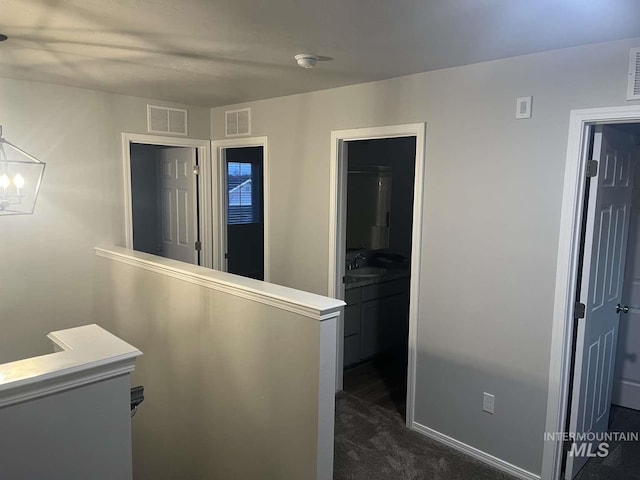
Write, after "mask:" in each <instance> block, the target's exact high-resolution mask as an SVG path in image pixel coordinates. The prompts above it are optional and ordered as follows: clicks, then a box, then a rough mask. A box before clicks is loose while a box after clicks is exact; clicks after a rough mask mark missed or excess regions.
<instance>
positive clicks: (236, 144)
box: [211, 137, 271, 282]
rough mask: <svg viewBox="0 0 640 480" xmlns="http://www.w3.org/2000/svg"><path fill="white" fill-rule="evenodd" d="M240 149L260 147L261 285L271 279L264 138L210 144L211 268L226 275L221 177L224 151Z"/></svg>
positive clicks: (224, 200)
mask: <svg viewBox="0 0 640 480" xmlns="http://www.w3.org/2000/svg"><path fill="white" fill-rule="evenodd" d="M242 147H262V183H263V185H262V196H263V199H262V201H263V215H264V281H265V282H268V281H270V279H271V272H270V270H271V269H270V265H271V262H270V248H269V230H270V225H271V221H270V214H269V212H270V198H271V195H270V190H269V186H270V182H269V141H268V138H267V137H246V138H236V139H232V140H213V141H212V142H211V151H212V152H213V158H214V161H213V169H212V175H213V177H212V178H214V179H215V180H214V181H213V198H214V204H215V205H216V206H217V208H214V212H215V220H214V225H216V226H217V228H216V230H217V232H218V235H216V239H215V249H214V250H213V261H214V267H213V268H215V269H217V270H222V271H223V272H226V271H227V262H226V259H225V258H224V254H225V252H226V250H227V222H226V216H227V212H226V202H227V196H226V195H225V184H224V181H225V177H224V168H223V167H224V161H225V158H224V150H226V149H227V148H242Z"/></svg>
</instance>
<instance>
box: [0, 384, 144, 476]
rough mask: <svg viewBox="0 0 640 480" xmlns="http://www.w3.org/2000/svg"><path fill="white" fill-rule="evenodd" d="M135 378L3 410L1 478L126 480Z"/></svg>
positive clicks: (31, 401) (1, 417) (128, 469)
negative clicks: (132, 391)
mask: <svg viewBox="0 0 640 480" xmlns="http://www.w3.org/2000/svg"><path fill="white" fill-rule="evenodd" d="M130 388H131V384H130V376H129V375H121V376H119V377H115V378H111V379H108V380H104V381H101V382H97V383H92V384H90V385H85V386H82V387H79V388H75V389H73V390H67V391H65V392H60V393H56V394H54V395H49V396H46V397H42V398H37V399H34V400H30V401H27V402H23V403H19V404H15V405H10V406H7V407H3V408H0V425H2V435H0V478H2V479H7V480H8V479H11V480H34V479H45V478H46V479H47V480H87V479H89V478H90V479H92V480H114V479H119V480H126V479H131V478H132V475H131V473H132V468H131V413H130V404H131V401H130V400H131V397H130V394H129V389H130Z"/></svg>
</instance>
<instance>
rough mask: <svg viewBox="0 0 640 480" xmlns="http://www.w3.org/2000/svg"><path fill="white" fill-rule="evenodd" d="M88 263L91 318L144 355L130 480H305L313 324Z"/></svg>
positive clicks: (313, 453)
mask: <svg viewBox="0 0 640 480" xmlns="http://www.w3.org/2000/svg"><path fill="white" fill-rule="evenodd" d="M95 267H96V280H97V283H96V291H97V292H99V296H98V297H97V302H96V308H95V316H96V317H97V318H100V319H101V322H100V323H101V325H102V326H104V327H105V328H107V329H108V330H109V331H110V332H112V333H114V334H115V335H117V336H119V337H121V338H122V339H124V340H125V341H127V342H130V343H131V344H132V345H136V347H137V348H139V349H140V350H142V351H143V352H144V355H143V356H142V357H140V358H139V359H138V360H137V361H136V370H135V372H134V373H133V377H132V383H133V384H144V386H145V402H144V403H143V404H142V406H141V408H140V410H139V412H138V414H137V415H136V417H135V418H134V422H133V460H134V478H136V479H178V478H179V479H247V480H250V479H256V480H258V479H259V480H300V479H312V478H315V472H316V459H317V448H318V411H319V410H318V394H319V391H318V382H319V368H320V322H319V321H317V320H313V319H310V318H307V317H302V316H300V315H297V314H295V313H291V312H287V311H284V310H279V309H277V308H275V307H271V306H267V305H262V304H259V303H257V302H252V301H248V300H246V299H243V298H240V297H235V296H232V295H229V294H227V293H221V292H217V291H213V290H210V289H207V288H204V287H200V286H197V285H193V284H190V283H187V282H184V281H181V280H177V279H174V278H169V277H165V276H162V275H158V274H156V273H152V272H149V271H146V270H141V269H137V268H135V267H131V266H129V265H124V264H121V263H117V262H112V261H109V260H106V259H102V258H96V259H95ZM332 345H335V339H334V340H333V343H332ZM334 368H335V367H334ZM334 381H335V380H334Z"/></svg>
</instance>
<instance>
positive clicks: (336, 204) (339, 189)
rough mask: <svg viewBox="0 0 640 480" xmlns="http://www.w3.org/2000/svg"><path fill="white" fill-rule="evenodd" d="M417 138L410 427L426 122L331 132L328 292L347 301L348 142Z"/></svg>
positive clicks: (340, 350)
mask: <svg viewBox="0 0 640 480" xmlns="http://www.w3.org/2000/svg"><path fill="white" fill-rule="evenodd" d="M396 137H415V139H416V153H415V155H416V157H415V183H414V193H413V219H412V225H413V227H412V232H411V244H412V245H413V246H414V247H413V248H412V250H411V272H412V274H411V280H410V286H409V291H410V293H409V353H408V358H407V408H406V425H407V426H408V427H409V428H414V405H415V382H416V362H417V329H418V312H419V309H420V306H419V303H420V298H419V291H420V275H419V272H420V263H421V261H420V259H421V248H419V246H420V245H422V231H423V221H422V220H423V210H424V202H423V192H424V182H425V156H426V151H425V144H426V124H424V123H413V124H405V125H391V126H386V127H371V128H356V129H350V130H334V131H332V132H331V158H330V181H331V183H330V192H329V273H328V280H329V285H328V289H327V290H328V296H329V297H332V298H338V299H344V285H343V283H342V277H343V276H344V274H345V272H344V270H345V263H344V262H345V254H346V196H347V143H348V142H350V141H356V140H370V139H374V138H375V139H380V138H396ZM343 335H344V318H343V315H341V316H340V318H339V320H338V338H337V347H336V352H337V359H336V390H337V391H339V390H342V386H343V369H344V337H343Z"/></svg>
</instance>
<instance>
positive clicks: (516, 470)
mask: <svg viewBox="0 0 640 480" xmlns="http://www.w3.org/2000/svg"><path fill="white" fill-rule="evenodd" d="M413 430H415V431H416V432H418V433H421V434H423V435H425V436H427V437H429V438H432V439H433V440H435V441H437V442H440V443H444V444H445V445H448V446H449V447H451V448H455V449H456V450H458V451H459V452H462V453H465V454H467V455H469V456H470V457H473V458H475V459H476V460H480V461H481V462H483V463H486V464H487V465H491V466H492V467H495V468H497V469H498V470H501V471H503V472H506V473H509V474H511V475H513V476H514V477H518V478H521V479H523V480H540V475H536V474H535V473H531V472H529V471H527V470H525V469H523V468H520V467H516V466H515V465H512V464H511V463H509V462H505V461H504V460H501V459H499V458H498V457H494V456H493V455H490V454H488V453H486V452H483V451H482V450H478V449H477V448H475V447H472V446H471V445H467V444H466V443H462V442H461V441H459V440H456V439H455V438H451V437H449V436H447V435H445V434H443V433H440V432H438V431H436V430H433V429H432V428H429V427H425V426H424V425H421V424H419V423H418V422H413Z"/></svg>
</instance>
